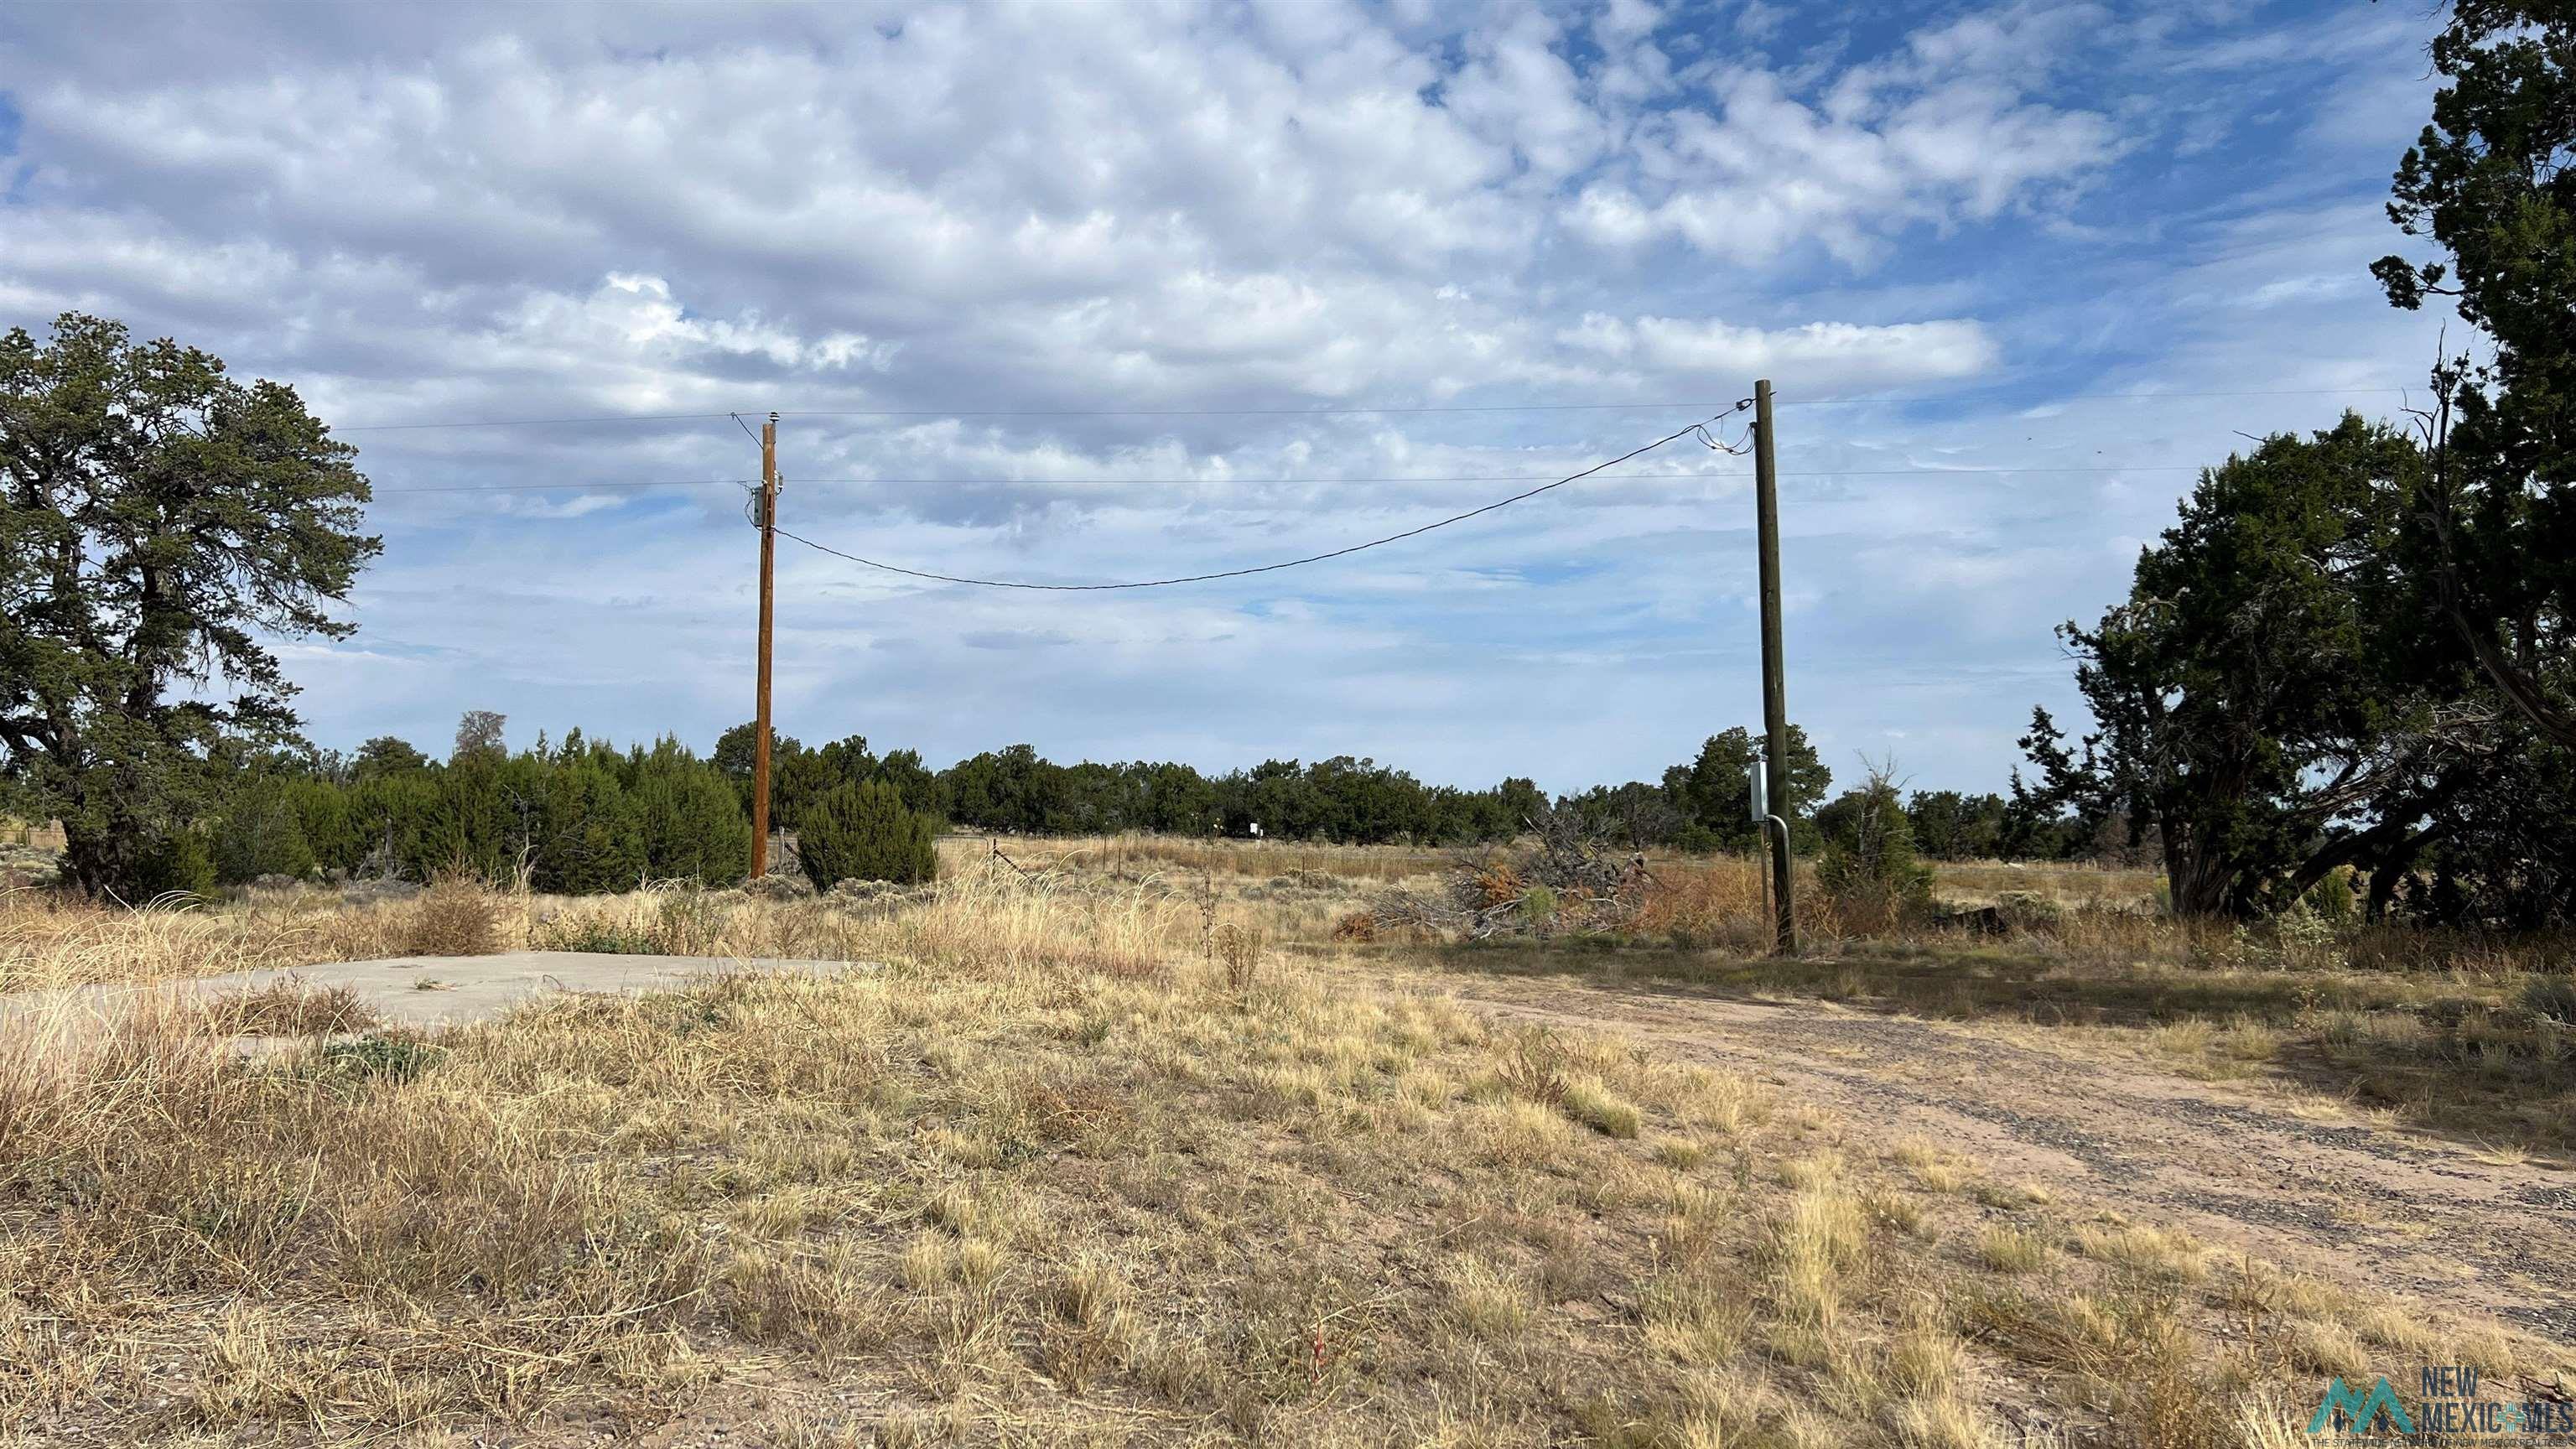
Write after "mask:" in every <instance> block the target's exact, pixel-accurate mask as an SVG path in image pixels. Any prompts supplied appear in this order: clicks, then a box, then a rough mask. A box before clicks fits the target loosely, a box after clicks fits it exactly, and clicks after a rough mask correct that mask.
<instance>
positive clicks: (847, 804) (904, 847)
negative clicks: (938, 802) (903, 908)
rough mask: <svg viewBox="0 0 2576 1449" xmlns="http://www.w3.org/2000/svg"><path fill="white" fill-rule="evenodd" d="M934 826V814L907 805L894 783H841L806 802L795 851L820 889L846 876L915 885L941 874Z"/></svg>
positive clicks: (849, 878) (808, 874) (845, 878)
mask: <svg viewBox="0 0 2576 1449" xmlns="http://www.w3.org/2000/svg"><path fill="white" fill-rule="evenodd" d="M933 830H934V827H933V825H932V823H931V819H930V817H929V816H927V815H922V814H919V813H916V812H915V811H913V810H911V809H908V808H906V806H905V805H904V803H903V796H902V795H901V794H900V793H899V792H897V791H896V790H895V788H894V787H893V786H891V785H885V784H880V783H877V782H874V781H871V782H869V783H867V784H864V785H842V786H839V787H837V788H835V789H832V790H828V791H826V792H824V794H823V795H822V797H821V798H819V799H817V800H815V801H814V802H813V803H812V804H811V805H810V806H808V807H807V809H806V811H805V818H804V819H803V820H802V821H800V822H799V823H798V826H797V832H796V851H797V856H798V859H799V860H800V862H801V863H802V864H803V865H804V867H805V875H806V878H807V879H809V880H811V881H813V882H814V888H815V889H816V890H829V889H830V888H831V887H832V886H833V884H834V883H836V882H839V881H844V880H889V881H894V882H896V883H898V884H903V885H910V884H912V883H913V882H916V881H926V880H933V879H936V878H937V877H938V875H939V848H938V845H937V844H936V842H935V840H934V837H933Z"/></svg>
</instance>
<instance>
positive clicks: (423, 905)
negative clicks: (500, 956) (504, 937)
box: [403, 876, 501, 956]
mask: <svg viewBox="0 0 2576 1449" xmlns="http://www.w3.org/2000/svg"><path fill="white" fill-rule="evenodd" d="M500 949H501V926H500V911H499V910H498V908H497V907H495V906H494V905H493V903H492V893H491V892H490V891H489V890H487V889H486V888H485V887H484V885H483V883H482V882H481V881H479V880H474V879H471V878H468V877H463V876H449V877H446V878H443V879H441V880H439V881H437V882H436V883H434V884H432V885H431V886H430V888H429V889H428V890H427V891H424V892H423V893H422V894H421V897H420V899H419V900H417V901H415V902H413V903H412V908H411V922H410V925H409V928H408V929H407V930H405V931H404V933H403V950H404V952H405V953H406V954H408V955H413V956H489V955H491V954H492V953H493V952H495V951H498V950H500Z"/></svg>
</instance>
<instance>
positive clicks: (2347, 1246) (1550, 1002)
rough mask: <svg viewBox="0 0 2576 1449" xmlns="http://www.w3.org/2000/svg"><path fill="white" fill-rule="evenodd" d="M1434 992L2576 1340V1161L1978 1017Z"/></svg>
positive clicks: (1529, 990)
mask: <svg viewBox="0 0 2576 1449" xmlns="http://www.w3.org/2000/svg"><path fill="white" fill-rule="evenodd" d="M1425 984H1426V985H1428V986H1429V987H1430V988H1431V989H1433V990H1436V991H1439V992H1442V993H1445V994H1448V995H1451V996H1454V997H1456V998H1457V999H1458V1000H1459V1001H1460V1002H1461V1003H1462V1004H1465V1005H1468V1006H1471V1007H1473V1008H1475V1009H1477V1010H1479V1011H1481V1012H1484V1013H1485V1014H1487V1015H1488V1016H1491V1017H1495V1018H1499V1019H1502V1020H1508V1021H1519V1022H1529V1023H1533V1024H1540V1025H1549V1026H1558V1027H1568V1028H1577V1029H1583V1030H1593V1031H1611V1032H1616V1033H1619V1034H1622V1035H1625V1036H1627V1037H1629V1038H1631V1039H1633V1040H1636V1041H1637V1042H1639V1043H1640V1044H1642V1045H1645V1046H1647V1047H1649V1048H1651V1049H1653V1050H1657V1051H1660V1052H1664V1053H1666V1054H1668V1055H1670V1056H1671V1057H1673V1058H1676V1059H1679V1060H1685V1061H1694V1062H1699V1063H1703V1064H1705V1065H1709V1066H1715V1067H1723V1068H1726V1069H1729V1070H1733V1071H1738V1072H1742V1073H1745V1074H1747V1075H1750V1076H1754V1077H1758V1078H1761V1079H1763V1080H1766V1081H1769V1082H1772V1083H1775V1084H1776V1085H1778V1086H1780V1087H1781V1088H1782V1089H1783V1090H1784V1091H1785V1093H1786V1094H1787V1095H1789V1096H1791V1097H1793V1098H1803V1099H1808V1100H1813V1101H1815V1102H1816V1103H1817V1104H1819V1105H1822V1106H1829V1107H1833V1108H1835V1109H1838V1110H1839V1111H1840V1112H1841V1113H1842V1114H1843V1116H1844V1117H1845V1118H1846V1120H1847V1121H1848V1122H1849V1123H1851V1124H1852V1126H1853V1128H1854V1130H1855V1131H1856V1133H1857V1134H1858V1135H1860V1136H1862V1137H1864V1138H1865V1139H1870V1140H1872V1141H1874V1142H1876V1143H1877V1144H1878V1145H1880V1146H1885V1145H1887V1144H1889V1143H1892V1142H1894V1141H1895V1140H1897V1139H1899V1138H1902V1137H1907V1136H1916V1135H1920V1136H1925V1137H1929V1138H1931V1139H1932V1140H1934V1141H1935V1142H1937V1143H1939V1144H1941V1145H1942V1146H1944V1147H1947V1148H1951V1149H1954V1150H1956V1151H1959V1152H1961V1153H1964V1154H1966V1155H1968V1156H1971V1157H1973V1158H1974V1159H1976V1161H1977V1162H1978V1163H1979V1165H1980V1167H1981V1168H1982V1169H1983V1170H1984V1172H1985V1173H1986V1174H1987V1175H1988V1176H1990V1177H1994V1178H1999V1179H2027V1180H2030V1181H2034V1182H2038V1183H2040V1184H2043V1185H2044V1186H2046V1187H2047V1188H2048V1189H2049V1190H2050V1191H2051V1192H2052V1193H2053V1194H2054V1195H2055V1196H2057V1197H2058V1198H2059V1199H2061V1200H2071V1201H2074V1202H2078V1203H2083V1204H2088V1205H2093V1206H2099V1207H2105V1208H2115V1209H2118V1210H2120V1211H2122V1212H2124V1213H2126V1214H2128V1215H2130V1216H2132V1217H2139V1216H2152V1217H2154V1218H2156V1219H2158V1220H2160V1221H2162V1222H2165V1223H2169V1224H2172V1225H2176V1226H2180V1227H2184V1228H2187V1229H2189V1230H2190V1231H2191V1232H2193V1233H2194V1234H2196V1235H2197V1236H2199V1237H2200V1238H2202V1239H2203V1240H2204V1241H2207V1242H2210V1243H2212V1244H2215V1245H2217V1246H2219V1247H2221V1248H2225V1249H2231V1250H2236V1251H2250V1252H2253V1253H2255V1254H2257V1255H2259V1256H2262V1257H2266V1258H2270V1259H2272V1260H2274V1261H2276V1262H2279V1263H2282V1264H2284V1265H2285V1266H2289V1267H2293V1268H2296V1269H2298V1270H2300V1271H2303V1272H2308V1273H2312V1274H2315V1275H2317V1276H2320V1277H2325V1278H2329V1279H2332V1280H2335V1281H2338V1282H2342V1283H2345V1284H2347V1285H2349V1286H2352V1287H2356V1288H2359V1287H2368V1288H2372V1289H2376V1290H2378V1291H2382V1292H2391V1293H2396V1294H2400V1295H2403V1296H2410V1297H2414V1298H2418V1299H2422V1300H2426V1301H2430V1302H2438V1303H2440V1304H2442V1305H2443V1306H2446V1307H2450V1308H2454V1309H2464V1310H2469V1311H2473V1312H2479V1313H2486V1314H2491V1315H2493V1316H2496V1317H2499V1318H2502V1319H2505V1320H2507V1321H2509V1322H2512V1323H2515V1324H2518V1325H2520V1326H2521V1327H2523V1328H2526V1329H2528V1330H2531V1331H2533V1332H2535V1333H2537V1334H2540V1335H2542V1336H2544V1337H2548V1338H2551V1339H2554V1340H2556V1341H2558V1342H2561V1343H2576V1172H2570V1171H2567V1170H2564V1169H2559V1168H2553V1167H2547V1166H2542V1165H2539V1164H2536V1163H2524V1164H2518V1165H2510V1166H2508V1165H2499V1164H2496V1163H2491V1162H2482V1161H2479V1160H2478V1159H2477V1158H2476V1157H2475V1156H2473V1155H2472V1154H2471V1153H2470V1151H2469V1150H2468V1149H2466V1148H2464V1147H2462V1146H2459V1145H2456V1144H2452V1143H2449V1142H2446V1141H2444V1140H2441V1139H2438V1138H2433V1137H2430V1136H2422V1135H2415V1134H2409V1133H2401V1132H2392V1131H2388V1130H2384V1129H2381V1128H2378V1127H2373V1126H2368V1125H2340V1124H2329V1123H2319V1122H2311V1121H2307V1120H2304V1119H2302V1118H2300V1117H2297V1116H2294V1115H2292V1114H2290V1113H2289V1112H2287V1111H2283V1110H2281V1109H2279V1108H2277V1107H2273V1106H2270V1105H2267V1104H2265V1103H2264V1102H2262V1101H2260V1100H2259V1099H2257V1098H2254V1097H2251V1096H2248V1095H2240V1094H2237V1093H2234V1092H2231V1091H2230V1090H2229V1089H2227V1088H2225V1087H2223V1086H2219V1085H2216V1084H2212V1083H2207V1082H2199V1081H2193V1080H2191V1079H2188V1078H2184V1077H2179V1076H2174V1075H2172V1074H2169V1073H2163V1072H2158V1071H2156V1070H2154V1069H2152V1068H2150V1067H2146V1066H2143V1065H2140V1064H2137V1063H2134V1062H2129V1061H2125V1060H2121V1059H2118V1058H2111V1059H2102V1058H2090V1059H2081V1058H2077V1057H2075V1056H2073V1055H2071V1054H2069V1053H2064V1052H2059V1051H2053V1050H2045V1049H2040V1048H2034V1047H2031V1046H2027V1045H2023V1044H2020V1043H2016V1042H2012V1041H2007V1040H2004V1039H2002V1038H2001V1037H1999V1036H1997V1035H1996V1034H1994V1033H1991V1032H1983V1031H1979V1030H1978V1029H1977V1028H1976V1027H1974V1026H1972V1025H1961V1024H1954V1023H1949V1022H1936V1021H1927V1020H1923V1019H1920V1018H1915V1017H1906V1016H1893V1015H1882V1014H1878V1013H1873V1012H1866V1011H1858V1010H1852V1009H1849V1008H1844V1007H1839V1006H1834V1005H1830V1004H1826V1003H1822V1002H1812V1001H1795V1000H1786V1001H1784V1000H1776V999H1746V998H1741V997H1730V996H1721V995H1715V994H1709V993H1705V992H1699V991H1694V990H1692V989H1690V988H1687V987H1676V986H1670V985H1664V984H1654V983H1616V984H1602V983H1598V982H1584V981H1577V980H1572V979H1568V978H1564V977H1550V978H1522V977H1470V976H1460V975H1456V974H1450V975H1440V976H1433V977H1428V978H1426V982H1425ZM2142 1208H2146V1209H2148V1210H2149V1211H2147V1212H2145V1213H2142V1212H2141V1209H2142Z"/></svg>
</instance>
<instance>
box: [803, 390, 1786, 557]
mask: <svg viewBox="0 0 2576 1449" xmlns="http://www.w3.org/2000/svg"><path fill="white" fill-rule="evenodd" d="M1744 406H1745V404H1744V403H1737V404H1736V405H1735V407H1734V408H1732V409H1729V410H1728V411H1730V412H1731V411H1740V410H1742V409H1743V408H1744ZM1725 416H1726V414H1725V413H1720V414H1718V415H1717V416H1716V417H1712V418H1708V419H1706V420H1705V421H1702V422H1697V423H1693V424H1691V425H1690V426H1689V427H1687V428H1683V429H1681V430H1680V431H1678V432H1672V433H1666V434H1665V435H1664V436H1662V437H1660V438H1657V439H1655V440H1654V441H1653V442H1651V443H1648V444H1646V445H1645V446H1643V447H1639V448H1632V449H1630V450H1628V451H1627V452H1625V453H1622V454H1620V455H1619V456H1618V457H1616V458H1612V459H1609V460H1608V461H1606V462H1600V463H1595V464H1593V465H1592V466H1591V467H1589V468H1586V469H1584V470H1583V471H1582V472H1580V473H1573V474H1569V475H1567V476H1566V477H1563V478H1559V479H1557V480H1556V481H1555V482H1553V483H1543V484H1540V485H1539V486H1538V487H1536V488H1532V489H1530V490H1529V491H1528V492H1526V493H1515V494H1513V495H1512V496H1511V497H1509V498H1501V499H1497V500H1495V501H1494V502H1492V503H1488V504H1486V505H1485V506H1484V507H1482V508H1471V509H1469V510H1467V511H1466V512H1464V513H1458V514H1452V515H1451V516H1449V517H1447V518H1444V519H1441V520H1440V521H1439V522H1437V523H1426V524H1424V525H1422V526H1421V527H1420V528H1408V529H1406V530H1405V531H1404V532H1402V533H1391V534H1388V535H1387V536H1386V537H1384V538H1373V539H1370V540H1369V541H1368V542H1366V543H1355V544H1352V545H1350V546H1349V547H1347V548H1337V549H1334V550H1332V551H1331V552H1330V553H1318V554H1309V555H1307V556H1306V557H1304V558H1292V559H1286V560H1283V561H1281V562H1279V563H1269V564H1258V565H1255V566H1253V567H1251V568H1240V569H1220V570H1217V571H1215V572H1212V573H1203V574H1186V575H1182V576H1180V577H1177V578H1168V579H1142V580H1137V581H1135V582H1131V583H1117V584H1038V583H1027V582H1022V581H1019V580H1012V579H972V578H961V577H958V576H957V575H954V574H935V573H929V572H926V571H924V570H921V569H908V568H903V567H900V566H899V565H895V564H890V563H880V562H878V561H877V560H875V559H872V558H861V557H859V556H858V555H857V554H854V553H844V552H843V551H841V550H840V549H837V548H834V547H832V546H831V545H829V544H822V543H816V542H815V541H814V540H812V539H810V538H805V537H803V536H801V535H798V534H794V533H790V532H788V531H787V530H786V529H783V528H781V529H778V530H777V533H778V536H779V537H781V538H792V539H795V540H796V541H797V542H798V543H801V544H803V545H805V546H806V547H807V548H810V549H814V550H817V551H819V552H822V553H828V554H830V555H832V556H833V557H835V558H844V559H848V560H849V561H850V562H852V563H855V564H865V565H866V566H868V567H869V568H872V569H882V570H883V571H885V572H887V573H890V574H902V575H904V576H905V577H907V578H915V579H928V580H930V581H932V582H934V583H942V584H971V585H974V586H975V587H978V588H986V589H1034V590H1039V591H1043V592H1047V593H1101V592H1106V591H1108V590H1111V589H1160V588H1168V587H1170V586H1171V585H1173V584H1199V583H1207V582H1209V581H1211V580H1215V579H1239V578H1244V577H1247V576H1249V575H1252V574H1267V573H1276V572H1278V571H1279V570H1281V569H1293V568H1298V567H1300V566H1302V565H1305V564H1312V563H1322V562H1324V561H1325V560H1327V559H1336V558H1343V557H1346V556H1348V555H1350V554H1355V553H1358V552H1361V551H1362V550H1364V549H1372V548H1379V547H1382V546H1384V545H1386V544H1390V543H1399V542H1402V541H1403V540H1405V539H1408V538H1419V537H1421V536H1422V535H1423V534H1426V533H1429V532H1431V531H1432V530H1433V529H1437V528H1447V527H1448V526H1449V525H1451V524H1453V523H1464V522H1466V521H1467V520H1468V519H1470V518H1476V517H1480V516H1482V515H1484V514H1488V513H1491V512H1493V511H1494V510H1496V509H1498V508H1508V507H1510V506H1511V505H1513V504H1515V503H1519V502H1521V501H1522V500H1524V499H1529V498H1536V497H1537V496H1538V495H1540V494H1542V493H1545V492H1547V491H1548V490H1550V489H1552V488H1562V487H1564V486H1565V485H1566V484H1568V483H1573V482H1576V481H1578V480H1580V479H1584V478H1589V477H1591V476H1592V475H1593V474H1595V473H1599V472H1602V471H1603V470H1605V469H1609V468H1615V467H1617V466H1619V465H1620V464H1622V463H1625V462H1627V461H1628V460H1629V459H1631V458H1634V457H1637V456H1639V455H1640V454H1644V453H1651V452H1653V451H1654V450H1655V449H1657V448H1660V447H1662V446H1663V445H1664V444H1666V443H1669V442H1672V441H1674V440H1675V439H1678V438H1686V437H1689V436H1690V435H1691V434H1692V433H1694V432H1698V431H1699V430H1700V429H1702V428H1705V427H1706V426H1708V424H1709V423H1713V422H1716V421H1718V419H1719V418H1723V417H1725ZM1709 446H1710V447H1711V448H1717V449H1719V451H1726V450H1725V449H1724V448H1722V447H1720V445H1719V444H1717V443H1716V442H1713V441H1712V442H1710V443H1709Z"/></svg>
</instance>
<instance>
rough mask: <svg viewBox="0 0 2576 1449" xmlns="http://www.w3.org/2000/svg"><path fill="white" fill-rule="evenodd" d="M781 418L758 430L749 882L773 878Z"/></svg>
mask: <svg viewBox="0 0 2576 1449" xmlns="http://www.w3.org/2000/svg"><path fill="white" fill-rule="evenodd" d="M777 564H778V414H776V413H771V414H770V415H769V421H768V422H765V423H763V424H761V425H760V686H759V688H760V700H759V703H758V705H757V706H756V707H755V709H754V711H753V721H754V722H753V724H752V731H753V734H752V745H751V878H752V879H753V880H758V879H760V878H761V877H762V876H764V875H767V874H768V873H769V618H770V611H771V609H772V607H773V605H774V602H775V600H776V598H777V593H778V590H777V583H776V579H775V577H774V575H775V570H776V568H777Z"/></svg>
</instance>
